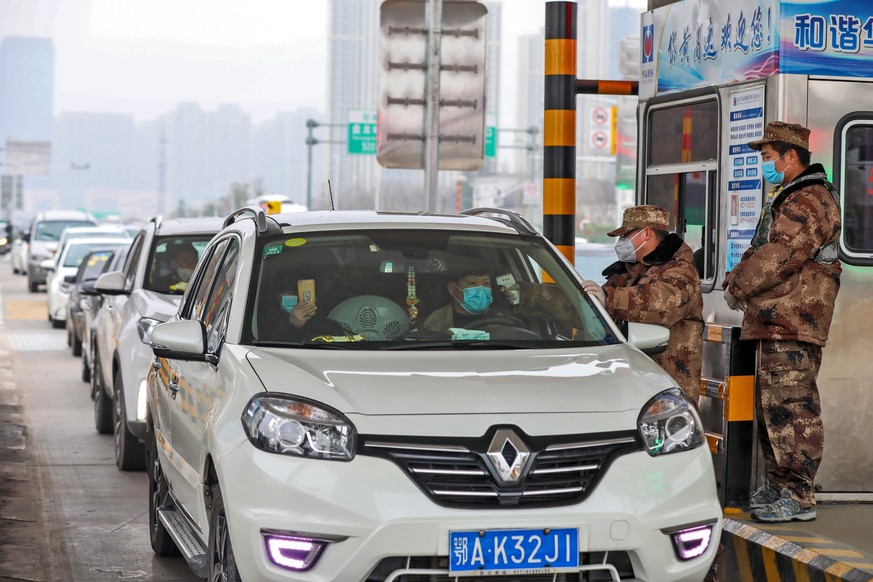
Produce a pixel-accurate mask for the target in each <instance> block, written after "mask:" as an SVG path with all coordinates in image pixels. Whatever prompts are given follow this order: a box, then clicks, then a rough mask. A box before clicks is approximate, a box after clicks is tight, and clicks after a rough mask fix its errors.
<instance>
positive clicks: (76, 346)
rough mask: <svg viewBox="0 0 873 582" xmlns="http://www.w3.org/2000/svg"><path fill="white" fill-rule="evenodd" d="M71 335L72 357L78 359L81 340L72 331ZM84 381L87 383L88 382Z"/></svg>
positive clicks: (80, 350) (80, 351)
mask: <svg viewBox="0 0 873 582" xmlns="http://www.w3.org/2000/svg"><path fill="white" fill-rule="evenodd" d="M71 335H72V336H73V355H74V356H76V357H79V356H81V355H82V340H80V339H79V336H77V335H76V332H75V331H73V332H72V333H71ZM83 374H84V372H83ZM83 379H84V378H83ZM85 381H86V382H87V381H88V380H85Z"/></svg>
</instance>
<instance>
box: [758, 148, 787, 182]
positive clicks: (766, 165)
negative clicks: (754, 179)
mask: <svg viewBox="0 0 873 582" xmlns="http://www.w3.org/2000/svg"><path fill="white" fill-rule="evenodd" d="M784 155H785V154H782V156H784ZM782 156H779V157H778V158H776V160H781V159H782ZM776 160H767V161H766V162H763V163H762V164H761V174H762V175H763V176H764V179H765V180H767V181H768V182H770V183H771V184H781V183H782V182H784V181H785V170H787V169H788V168H790V167H791V166H792V164H793V163H794V162H792V163H791V164H788V166H787V167H786V168H785V170H783V171H781V172H777V171H776Z"/></svg>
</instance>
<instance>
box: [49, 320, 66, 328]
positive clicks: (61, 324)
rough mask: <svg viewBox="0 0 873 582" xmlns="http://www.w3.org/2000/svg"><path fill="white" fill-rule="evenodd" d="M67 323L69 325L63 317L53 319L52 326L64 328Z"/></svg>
mask: <svg viewBox="0 0 873 582" xmlns="http://www.w3.org/2000/svg"><path fill="white" fill-rule="evenodd" d="M65 325H67V322H66V321H64V320H62V319H53V320H52V327H53V328H55V329H63V328H64V326H65Z"/></svg>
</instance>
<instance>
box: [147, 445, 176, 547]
mask: <svg viewBox="0 0 873 582" xmlns="http://www.w3.org/2000/svg"><path fill="white" fill-rule="evenodd" d="M147 434H148V437H150V438H149V439H148V443H149V444H148V448H147V451H148V455H147V460H148V463H149V467H148V473H149V537H150V538H151V543H152V550H154V552H155V553H156V554H157V555H159V556H178V555H179V548H178V547H176V543H175V542H174V541H173V538H171V537H170V534H169V533H168V532H167V530H166V528H164V524H163V523H161V519H160V518H159V517H158V509H160V508H162V507H166V506H169V505H171V504H172V499H171V498H170V488H169V486H168V485H167V480H166V478H165V476H164V471H163V469H161V460H160V459H159V458H158V446H157V443H156V442H155V433H154V431H150V432H149V433H147Z"/></svg>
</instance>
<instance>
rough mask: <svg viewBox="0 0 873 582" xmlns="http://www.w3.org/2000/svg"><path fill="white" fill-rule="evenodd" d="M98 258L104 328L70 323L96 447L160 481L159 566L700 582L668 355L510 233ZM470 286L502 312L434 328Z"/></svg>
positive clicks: (711, 498) (336, 218)
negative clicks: (460, 278) (475, 275)
mask: <svg viewBox="0 0 873 582" xmlns="http://www.w3.org/2000/svg"><path fill="white" fill-rule="evenodd" d="M603 250H604V249H602V248H600V247H591V248H588V249H586V251H590V253H589V254H593V255H594V256H596V257H597V258H598V259H603V260H605V259H606V258H607V257H606V256H601V255H604V253H603V252H602V251H603ZM110 252H111V253H112V255H111V256H110V255H109V254H108V253H110ZM123 252H126V253H127V254H126V257H125V258H124V259H123V260H121V259H120V258H119V257H120V253H123ZM88 257H89V258H88V259H86V260H87V261H88V262H90V261H91V260H92V259H93V260H94V264H93V265H89V264H87V263H86V264H85V265H80V267H79V271H78V272H77V274H76V275H75V281H76V286H77V288H78V293H79V298H80V300H81V298H82V297H83V296H85V297H89V298H91V299H92V300H93V298H98V303H99V307H98V308H97V309H95V308H94V305H93V304H92V303H87V304H82V305H80V306H81V308H82V309H81V311H82V317H81V320H77V318H78V317H79V316H77V315H72V304H71V308H70V312H69V313H70V315H69V316H68V317H67V320H68V321H69V325H70V326H71V328H72V332H71V333H72V334H73V335H72V337H78V338H79V339H80V340H81V342H82V344H81V346H82V348H81V349H82V352H83V354H85V355H87V361H88V362H90V363H89V364H88V367H87V371H86V368H85V367H83V379H84V378H85V376H86V375H87V376H88V377H89V380H90V383H91V386H92V396H93V397H94V407H95V426H96V428H97V430H98V431H100V432H106V433H110V432H111V433H114V436H115V438H114V442H115V460H116V464H117V466H118V468H119V469H122V470H132V469H140V468H143V467H145V468H146V469H147V475H148V479H149V496H148V499H147V500H145V499H144V500H143V502H144V504H146V503H147V504H148V512H149V532H150V539H151V545H152V548H153V550H154V551H155V552H156V553H157V554H158V555H161V556H173V555H179V554H181V555H182V556H184V558H185V559H186V560H187V562H188V564H189V565H190V566H191V568H192V570H193V571H194V572H195V573H197V574H198V575H200V576H204V577H208V578H209V579H210V580H231V581H233V580H296V581H308V580H311V581H314V580H319V581H321V580H361V581H374V582H375V581H380V582H384V581H386V580H394V581H401V582H403V581H405V582H411V581H416V580H424V579H427V580H439V581H448V580H463V579H468V577H470V576H483V575H490V576H496V577H497V579H512V580H519V581H524V580H527V579H530V580H539V579H543V576H557V577H558V579H564V578H566V579H573V580H577V579H579V580H581V579H585V580H595V579H596V580H614V581H619V580H637V579H640V580H671V581H682V580H687V581H692V580H701V579H702V578H703V577H704V575H705V574H706V572H707V571H708V570H709V568H710V565H711V563H712V561H713V559H714V556H715V553H716V550H717V548H718V545H719V538H720V532H721V522H722V511H721V506H720V504H719V502H718V499H717V496H716V488H715V477H714V472H713V467H712V461H711V458H710V454H709V450H708V448H707V447H706V446H705V442H706V439H705V435H704V433H703V429H702V425H701V422H700V419H699V417H698V415H697V412H696V411H695V409H694V407H693V406H692V405H691V404H690V403H689V402H688V401H687V399H686V398H685V397H684V396H683V394H682V392H681V390H679V389H678V388H677V387H676V385H675V383H674V382H673V380H672V379H671V378H670V377H669V376H668V375H667V374H666V373H665V372H664V371H663V370H661V369H660V368H659V367H658V366H657V365H655V364H654V363H653V362H652V361H651V359H649V358H648V357H647V356H646V353H657V352H658V351H659V350H661V349H663V347H664V345H665V344H666V340H667V339H668V337H669V332H668V331H667V330H666V329H665V328H661V327H659V326H647V325H642V324H630V325H629V328H628V331H627V337H625V335H623V334H622V331H621V330H620V329H619V328H618V327H617V326H616V324H615V323H614V322H613V321H612V320H611V319H610V317H609V316H608V314H607V313H606V311H605V310H604V309H603V307H602V306H601V305H600V304H599V303H598V302H597V301H596V300H594V299H592V298H591V297H589V296H587V295H586V294H584V293H582V292H581V291H580V285H579V283H580V281H581V276H580V274H579V273H577V272H576V271H575V270H574V269H573V268H572V266H571V265H570V264H569V263H568V262H567V261H566V260H565V259H564V258H563V257H562V255H561V254H560V253H559V252H558V251H557V250H556V249H555V247H554V246H552V245H551V244H550V243H549V242H548V241H546V240H545V239H544V238H543V237H542V236H541V235H540V234H538V233H537V232H536V231H535V230H534V229H533V228H532V227H531V226H530V225H529V224H528V223H527V222H526V221H524V219H522V218H521V217H519V216H518V215H516V214H514V213H511V212H507V211H502V210H483V209H479V210H477V211H471V212H470V213H466V214H464V213H462V214H461V215H455V216H447V215H420V214H402V213H377V212H364V211H357V212H335V211H332V212H306V213H295V214H278V215H272V216H266V215H265V214H264V212H263V211H261V210H259V209H255V208H247V209H241V210H239V211H237V212H235V213H233V214H231V215H230V216H229V217H227V219H225V220H223V221H221V220H218V219H189V220H184V219H179V220H167V221H162V220H161V219H160V218H155V219H153V220H152V221H150V222H149V223H147V224H146V225H145V226H143V227H142V229H141V230H140V232H139V233H138V234H137V235H136V236H135V238H134V240H133V243H132V244H131V245H130V246H129V248H127V249H126V251H125V250H121V249H111V250H110V249H94V250H93V251H92V253H91V254H90V255H88ZM612 257H614V255H612ZM98 263H101V264H99V265H98ZM577 263H578V258H577ZM107 265H111V266H107ZM471 265H475V266H480V267H481V266H485V268H487V271H488V273H489V274H490V275H491V279H492V280H494V281H500V286H506V287H507V290H511V291H513V293H506V294H504V293H503V292H501V291H498V289H500V288H501V287H499V286H498V285H496V284H495V285H494V291H493V293H491V298H492V299H491V303H490V306H488V307H487V309H484V310H483V311H482V312H481V314H480V316H473V317H467V318H465V319H464V322H463V328H457V327H447V328H445V329H444V328H442V327H439V326H437V327H434V326H433V325H431V320H429V319H428V317H429V316H430V314H432V313H434V312H438V311H439V310H440V309H448V308H446V307H445V306H447V305H450V304H451V295H450V294H453V293H455V292H456V289H455V287H453V285H454V283H452V282H451V281H453V280H454V277H456V275H457V274H458V273H459V272H461V270H462V269H469V267H470V266H471ZM577 268H580V266H579V265H577ZM588 268H593V267H590V266H589V267H582V268H580V271H582V272H583V273H584V272H585V270H586V269H588ZM98 271H99V273H98ZM94 276H98V278H97V279H96V281H94V280H93V278H94ZM89 280H90V281H91V282H90V283H89V282H88V281H89ZM546 281H548V283H546ZM92 293H94V294H99V295H92ZM309 303H312V304H314V307H315V311H316V315H315V316H314V317H313V318H312V319H310V320H309V322H308V323H306V324H304V325H303V326H302V327H297V326H296V325H294V324H292V321H296V320H295V319H294V318H293V317H291V315H290V314H291V313H292V312H293V311H294V309H295V308H296V307H297V306H301V305H302V306H304V307H305V306H306V304H309ZM86 312H87V313H89V314H90V315H88V316H85V315H84V314H85V313H86ZM89 318H90V320H91V323H90V324H88V323H86V321H88V319H89ZM426 321H427V322H428V324H427V325H425V322H426ZM83 326H87V328H88V332H86V333H84V334H83V332H82V329H81V328H82V327H83ZM76 330H78V331H76ZM74 342H75V340H71V343H72V345H73V348H74V351H75V346H76V344H75V343H74ZM550 579H551V578H550Z"/></svg>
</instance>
